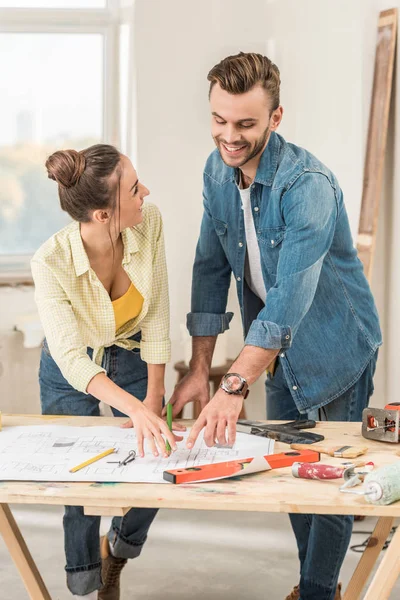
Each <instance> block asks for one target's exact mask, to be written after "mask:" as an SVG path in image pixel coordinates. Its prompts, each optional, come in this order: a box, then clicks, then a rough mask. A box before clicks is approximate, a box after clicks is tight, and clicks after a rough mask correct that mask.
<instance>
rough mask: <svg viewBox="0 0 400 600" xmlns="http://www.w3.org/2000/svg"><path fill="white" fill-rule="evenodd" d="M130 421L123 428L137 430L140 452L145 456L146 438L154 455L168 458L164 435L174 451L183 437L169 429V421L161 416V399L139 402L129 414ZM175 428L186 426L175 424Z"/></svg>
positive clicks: (182, 428)
mask: <svg viewBox="0 0 400 600" xmlns="http://www.w3.org/2000/svg"><path fill="white" fill-rule="evenodd" d="M129 417H130V419H129V421H127V422H126V423H124V424H123V425H122V427H123V428H128V427H134V428H135V431H136V437H137V443H138V453H139V456H140V457H142V458H143V456H144V448H143V446H144V440H147V442H148V444H149V446H150V449H151V451H152V453H153V454H154V456H159V454H160V452H161V454H162V455H163V456H164V457H165V458H167V457H168V455H169V454H168V452H167V449H166V446H165V440H164V438H163V435H164V436H165V437H166V439H167V440H168V441H169V443H170V446H171V448H172V450H173V451H175V450H176V442H179V441H181V440H182V439H183V437H182V436H177V435H175V434H173V433H172V431H170V430H169V427H168V425H167V423H166V422H165V421H164V420H163V419H162V418H161V405H160V403H159V401H157V402H155V401H153V400H152V399H151V398H146V399H145V400H144V401H143V402H139V404H138V406H137V407H135V409H134V410H133V411H132V412H131V413H130V414H129ZM173 429H176V430H179V431H184V430H185V429H186V427H183V426H182V425H179V424H178V423H176V424H173Z"/></svg>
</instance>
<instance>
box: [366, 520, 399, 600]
mask: <svg viewBox="0 0 400 600" xmlns="http://www.w3.org/2000/svg"><path fill="white" fill-rule="evenodd" d="M379 521H387V522H389V521H390V518H388V517H387V518H382V517H381V518H380V519H379ZM378 523H379V522H378ZM399 575H400V527H399V528H398V529H397V531H396V533H395V534H394V536H393V538H392V539H391V541H390V544H389V546H388V548H387V550H385V554H384V555H383V558H382V561H381V564H380V565H379V567H378V570H377V572H376V573H375V576H374V578H373V580H372V582H371V584H370V586H369V588H368V590H367V593H366V594H365V596H364V600H377V598H379V600H388V598H389V596H390V592H391V591H392V589H393V587H394V584H395V583H396V581H397V579H398V577H399Z"/></svg>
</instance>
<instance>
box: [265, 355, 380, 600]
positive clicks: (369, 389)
mask: <svg viewBox="0 0 400 600" xmlns="http://www.w3.org/2000/svg"><path fill="white" fill-rule="evenodd" d="M377 357H378V353H376V354H375V356H374V358H373V359H372V360H371V362H370V363H369V365H368V366H367V368H366V369H365V371H364V373H363V374H362V375H361V377H360V378H359V380H358V381H357V382H356V383H355V384H354V385H353V387H351V388H350V389H349V390H348V391H347V392H345V393H344V394H343V395H342V396H340V397H339V398H337V399H336V400H334V401H333V402H331V403H330V404H327V405H326V406H324V407H322V408H320V409H317V410H315V411H311V412H309V413H308V415H307V416H308V418H310V419H315V420H320V421H361V420H362V411H363V409H364V408H366V407H367V406H368V403H369V399H370V396H371V395H372V393H373V391H374V386H373V376H374V373H375V367H376V361H377ZM338 367H339V368H340V365H339V366H338ZM265 387H266V392H267V417H268V419H277V420H279V419H282V420H290V421H292V420H294V419H299V418H304V415H301V414H300V413H299V412H298V410H297V408H296V406H295V404H294V402H293V399H292V396H291V394H290V390H289V387H288V385H287V383H286V381H285V378H284V375H283V370H282V366H281V365H279V364H278V367H277V370H276V372H275V375H274V377H273V378H270V377H269V376H268V379H267V380H266V382H265ZM310 447H312V446H310ZM289 517H290V521H291V524H292V528H293V531H294V534H295V536H296V540H297V546H298V550H299V559H300V600H334V597H335V592H336V586H337V582H338V578H339V572H340V568H341V566H342V563H343V560H344V558H345V555H346V552H347V548H348V546H349V543H350V537H351V532H352V528H353V520H354V518H353V517H352V516H344V515H309V514H291V515H289Z"/></svg>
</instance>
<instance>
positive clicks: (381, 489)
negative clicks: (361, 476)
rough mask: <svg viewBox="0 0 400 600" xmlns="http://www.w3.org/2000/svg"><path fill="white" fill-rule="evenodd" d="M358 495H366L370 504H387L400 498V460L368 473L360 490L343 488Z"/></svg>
mask: <svg viewBox="0 0 400 600" xmlns="http://www.w3.org/2000/svg"><path fill="white" fill-rule="evenodd" d="M341 491H346V492H347V493H349V494H356V495H357V496H365V499H366V501H367V502H369V503H370V504H379V505H386V504H392V503H393V502H397V500H400V461H397V462H395V463H392V464H391V465H386V466H385V467H381V468H380V469H378V470H377V471H374V472H373V473H368V475H367V476H366V477H365V480H364V487H363V489H362V490H360V491H356V490H354V491H353V490H341Z"/></svg>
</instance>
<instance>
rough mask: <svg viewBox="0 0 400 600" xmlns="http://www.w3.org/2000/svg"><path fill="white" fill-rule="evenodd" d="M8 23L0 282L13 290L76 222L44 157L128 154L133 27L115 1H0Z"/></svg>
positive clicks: (0, 129)
mask: <svg viewBox="0 0 400 600" xmlns="http://www.w3.org/2000/svg"><path fill="white" fill-rule="evenodd" d="M110 4H112V6H109V5H110ZM10 6H11V8H17V10H10ZM47 6H51V7H52V8H51V9H49V10H46V9H45V7H47ZM66 6H68V11H66V10H63V9H64V8H65V7H66ZM3 7H4V8H3ZM22 8H26V9H27V10H26V11H25V10H21V9H22ZM74 8H76V10H73V9H74ZM36 9H40V17H38V11H37V10H36ZM78 9H79V10H78ZM80 9H86V10H85V12H84V13H82V10H80ZM88 9H93V10H88ZM66 13H68V18H66V16H65V15H66ZM129 15H130V13H129ZM129 15H128V16H129ZM0 23H1V25H0V281H6V282H7V281H9V280H11V281H15V280H18V278H19V279H21V280H26V277H27V275H28V274H29V272H30V270H29V260H30V257H31V256H32V254H33V253H34V252H35V251H36V249H37V248H38V247H39V246H40V245H41V244H42V243H43V242H44V241H45V240H46V239H47V238H49V237H50V236H51V235H52V234H53V233H55V232H56V231H58V230H59V229H61V228H62V227H64V225H66V224H67V223H68V222H69V220H70V218H69V216H68V215H67V214H66V213H64V212H63V211H62V210H61V208H60V206H59V200H58V194H57V185H56V184H55V182H54V181H50V180H49V179H48V178H47V173H46V169H45V166H44V163H45V161H46V157H47V156H48V155H49V154H51V153H52V152H54V151H55V150H58V149H62V148H74V149H77V150H80V149H83V148H85V147H87V146H90V145H92V144H95V143H98V142H102V141H103V142H106V143H112V144H115V145H117V146H119V147H121V149H122V151H124V152H127V153H129V150H130V149H129V140H130V136H129V135H128V133H127V127H128V126H130V125H131V122H132V117H131V115H129V114H128V111H129V110H131V108H132V107H131V104H132V103H131V102H130V101H129V100H130V99H131V98H132V93H131V85H132V84H131V83H130V77H129V76H128V74H129V73H130V71H131V58H130V52H129V48H130V37H131V23H130V22H129V19H128V21H127V22H125V23H124V22H122V19H121V18H119V14H118V12H116V7H115V0H111V2H110V1H109V2H108V5H107V2H106V0H48V1H47V0H8V1H7V0H0ZM120 92H121V93H120Z"/></svg>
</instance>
